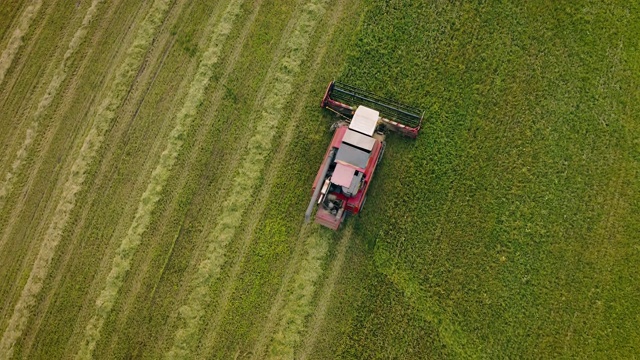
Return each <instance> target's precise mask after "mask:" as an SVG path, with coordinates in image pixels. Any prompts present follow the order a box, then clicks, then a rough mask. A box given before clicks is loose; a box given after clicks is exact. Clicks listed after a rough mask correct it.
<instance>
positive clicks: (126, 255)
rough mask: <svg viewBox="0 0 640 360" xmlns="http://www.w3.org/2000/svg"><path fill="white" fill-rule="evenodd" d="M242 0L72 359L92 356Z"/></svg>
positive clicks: (202, 68)
mask: <svg viewBox="0 0 640 360" xmlns="http://www.w3.org/2000/svg"><path fill="white" fill-rule="evenodd" d="M243 1H244V0H232V1H231V2H230V3H229V5H228V6H227V8H226V10H225V13H224V14H223V15H222V18H221V19H220V22H219V23H218V25H217V27H216V29H215V31H214V33H213V34H212V35H211V40H210V44H209V47H208V49H207V51H206V52H205V53H204V54H203V57H202V60H201V62H200V64H199V66H198V70H197V72H196V74H195V77H194V79H193V80H192V82H191V86H190V88H189V92H188V94H187V97H186V98H185V103H184V105H183V107H182V109H181V110H180V112H178V114H177V116H176V126H175V127H174V128H173V130H172V131H171V133H170V135H169V139H168V142H167V146H166V148H165V150H164V151H163V152H162V155H161V156H160V159H159V163H158V165H157V167H156V168H155V169H154V171H153V173H152V174H151V179H150V181H149V184H148V186H147V189H146V190H145V192H144V193H143V195H142V197H141V198H140V202H139V204H138V209H137V211H136V214H135V217H134V219H133V222H132V224H131V227H130V228H129V230H128V231H127V234H126V236H125V237H124V239H122V242H121V244H120V247H119V248H118V250H117V251H116V256H115V258H114V259H113V265H112V268H111V271H110V272H109V275H108V277H107V279H106V283H105V285H104V288H103V290H102V291H101V293H100V295H99V296H98V299H97V300H96V311H95V314H94V315H93V317H92V318H91V320H90V321H89V324H88V325H87V327H86V330H85V336H84V340H83V342H82V345H81V347H80V350H79V351H78V354H77V356H76V358H91V357H92V354H93V350H94V349H95V346H96V343H97V341H98V339H99V338H100V331H101V329H102V326H103V324H104V322H105V320H106V318H107V317H108V316H109V314H110V313H111V309H112V308H113V304H114V303H115V301H116V298H117V296H118V293H119V291H120V288H121V287H122V284H123V282H124V278H125V276H126V274H127V272H128V270H129V268H130V267H131V260H132V258H133V256H134V254H135V252H136V250H137V248H138V246H139V244H140V241H141V239H142V234H143V233H144V232H145V231H146V230H147V228H148V227H149V223H150V221H151V214H152V212H153V210H154V209H155V205H156V203H157V201H158V199H159V198H160V196H161V194H162V190H163V188H164V186H165V184H166V182H167V179H168V177H169V174H170V173H171V170H172V168H173V165H174V164H175V162H176V159H177V157H178V154H179V152H180V150H181V149H182V145H183V143H184V135H185V133H186V132H187V130H188V129H189V128H190V126H191V123H192V122H193V119H194V118H195V116H196V114H197V108H198V106H199V105H200V104H201V103H202V101H203V98H204V93H205V90H206V88H207V86H208V85H209V83H210V81H211V77H212V75H213V70H214V68H215V65H216V64H217V63H218V61H219V59H220V55H221V53H222V49H223V47H224V44H225V43H226V40H227V38H228V35H229V33H230V32H231V29H232V28H233V24H234V21H235V19H236V17H237V15H238V13H239V12H240V7H241V5H242V3H243Z"/></svg>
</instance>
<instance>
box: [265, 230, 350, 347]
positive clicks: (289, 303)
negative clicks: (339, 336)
mask: <svg viewBox="0 0 640 360" xmlns="http://www.w3.org/2000/svg"><path fill="white" fill-rule="evenodd" d="M311 226H313V227H314V229H312V230H311V235H310V236H309V237H308V238H306V239H305V240H303V241H304V242H305V250H306V251H305V255H304V258H303V260H302V261H301V262H300V263H299V266H298V271H297V272H296V275H295V276H294V277H293V281H292V283H291V286H290V288H289V289H287V297H286V302H285V305H284V307H283V308H282V311H281V314H280V321H279V322H278V326H277V328H276V331H275V333H274V334H273V337H272V339H271V342H270V344H269V351H268V352H267V358H269V359H281V358H285V359H291V358H293V356H294V351H295V349H296V347H297V346H298V344H299V343H300V340H301V334H302V332H303V331H304V329H305V324H306V318H307V316H308V315H310V314H311V313H312V312H313V307H312V300H313V298H314V295H315V293H316V287H317V285H318V279H319V278H320V276H321V275H322V273H323V268H322V265H323V262H324V260H325V258H326V256H327V252H328V250H329V241H330V240H331V236H330V235H331V233H330V232H329V230H326V229H321V228H320V227H319V226H318V225H311ZM343 241H344V240H343Z"/></svg>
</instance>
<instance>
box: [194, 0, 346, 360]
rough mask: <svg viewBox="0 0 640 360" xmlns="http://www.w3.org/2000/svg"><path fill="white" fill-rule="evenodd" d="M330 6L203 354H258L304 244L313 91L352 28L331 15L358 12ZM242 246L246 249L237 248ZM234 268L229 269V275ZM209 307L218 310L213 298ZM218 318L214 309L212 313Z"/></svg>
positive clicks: (316, 126) (317, 149)
mask: <svg viewBox="0 0 640 360" xmlns="http://www.w3.org/2000/svg"><path fill="white" fill-rule="evenodd" d="M333 9H334V10H335V12H333V11H332V12H327V13H326V15H325V18H324V19H322V21H321V23H320V25H318V28H319V29H322V31H318V33H319V36H317V37H316V38H315V39H314V40H313V42H312V44H311V45H310V49H314V50H312V51H311V52H310V55H309V57H308V58H307V60H306V61H305V63H304V64H303V65H302V66H303V68H305V69H310V70H308V71H307V72H304V73H302V74H301V75H300V76H299V77H298V79H296V81H295V84H296V85H295V88H296V89H299V91H298V94H297V96H296V97H295V98H293V99H292V101H291V103H292V104H296V105H295V109H294V110H293V111H292V112H291V113H290V114H289V115H287V121H286V122H283V127H285V129H283V130H280V129H279V132H282V133H283V134H282V135H281V136H278V137H277V138H276V140H274V141H275V142H276V143H278V144H279V148H278V150H277V151H276V152H275V153H274V155H273V156H272V157H271V160H270V162H269V165H268V169H269V170H268V171H267V172H266V173H265V176H266V178H265V179H264V180H263V185H261V193H260V195H258V196H257V198H256V203H255V208H252V209H251V211H249V212H247V215H245V220H244V221H243V224H247V225H243V226H245V227H246V230H245V231H246V232H247V233H246V234H244V235H243V238H242V240H241V241H238V242H239V243H240V244H239V245H237V246H240V247H241V249H240V251H239V253H240V254H241V255H242V263H241V264H240V265H241V266H240V269H239V271H238V274H237V275H234V276H233V280H232V277H229V278H228V279H227V285H224V287H223V289H227V288H228V287H229V284H230V285H232V287H233V290H232V292H231V293H230V295H229V299H231V300H230V301H229V302H228V306H225V308H223V309H224V312H223V313H222V314H220V315H221V320H220V321H219V324H218V323H216V329H215V335H216V338H215V340H213V343H212V344H210V345H209V346H208V348H210V349H211V350H207V351H206V352H204V353H203V354H206V356H213V357H233V356H234V354H236V353H238V354H240V356H251V357H257V358H260V357H263V356H264V352H265V350H266V349H265V348H266V347H267V345H268V341H269V339H270V336H271V334H272V331H270V330H265V329H267V328H268V329H273V328H276V326H277V323H278V321H279V319H280V314H281V313H280V310H281V309H282V303H284V302H285V299H286V290H287V289H288V288H289V285H287V284H288V282H290V280H287V279H291V278H293V276H294V275H295V274H296V273H297V272H298V270H299V269H298V268H297V267H296V265H297V264H300V262H301V258H302V257H303V256H304V254H305V253H306V251H305V249H304V246H301V245H302V244H303V242H304V237H302V238H301V235H300V230H301V225H302V220H303V216H302V214H303V213H304V208H305V206H306V204H307V203H308V200H309V199H308V196H309V187H310V184H311V182H313V176H315V171H316V170H317V169H316V168H315V166H314V165H310V164H319V162H320V161H321V159H322V154H324V151H325V149H326V145H327V142H328V141H329V139H330V133H329V132H328V131H327V129H328V125H329V123H328V122H325V121H326V120H325V119H323V118H322V116H321V111H320V109H319V107H318V102H317V94H321V93H322V92H323V91H324V89H325V88H326V85H327V83H328V82H329V80H330V79H332V78H334V77H335V74H336V73H338V71H339V69H340V67H341V66H342V64H343V63H342V61H343V59H344V57H345V56H346V54H347V52H346V50H347V48H348V46H347V45H346V44H347V43H348V42H349V39H350V34H351V33H352V31H353V29H354V28H355V27H356V26H357V21H340V20H338V21H335V20H336V16H337V19H343V18H342V16H345V17H344V19H346V18H348V14H353V13H358V9H359V2H357V1H346V2H343V3H340V5H339V6H338V5H336V6H335V7H334V8H333ZM350 20H354V19H350ZM356 20H357V19H356ZM343 46H345V47H343ZM325 52H326V53H325ZM318 166H319V165H318ZM255 218H259V220H258V223H257V225H254V224H253V223H254V220H253V219H255ZM249 219H251V220H249ZM296 219H298V220H296ZM245 237H249V238H250V241H249V242H248V243H247V245H244V243H245V242H246V239H245ZM234 243H236V241H234ZM334 244H335V242H333V241H330V242H329V247H330V248H333V247H334ZM244 246H247V249H246V250H243V249H242V247H244ZM236 253H237V252H236ZM235 267H236V265H234V266H233V267H232V269H231V270H230V275H233V274H234V273H235ZM323 275H324V274H323ZM225 292H226V290H225ZM281 297H282V299H280V298H281ZM212 309H213V310H214V311H216V312H219V311H220V308H219V303H218V304H216V306H213V307H212ZM271 314H273V316H272V315H271ZM218 316H219V315H218V314H216V319H217V317H218ZM216 321H217V320H216ZM211 333H213V331H211V330H210V331H209V332H207V336H205V337H204V338H205V339H206V340H204V341H205V342H206V341H211V338H210V336H211V335H210V334H211ZM260 352H262V354H260ZM211 354H213V355H211ZM203 356H205V355H203Z"/></svg>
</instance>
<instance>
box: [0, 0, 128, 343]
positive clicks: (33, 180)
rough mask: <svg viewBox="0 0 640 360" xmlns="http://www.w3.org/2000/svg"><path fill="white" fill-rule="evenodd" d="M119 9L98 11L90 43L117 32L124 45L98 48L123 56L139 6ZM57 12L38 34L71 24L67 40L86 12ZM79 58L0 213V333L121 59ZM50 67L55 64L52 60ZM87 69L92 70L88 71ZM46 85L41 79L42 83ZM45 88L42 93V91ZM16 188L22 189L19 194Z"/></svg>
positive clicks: (90, 53) (92, 55)
mask: <svg viewBox="0 0 640 360" xmlns="http://www.w3.org/2000/svg"><path fill="white" fill-rule="evenodd" d="M86 5H87V6H88V5H89V4H86ZM114 6H118V3H114ZM85 9H86V7H85ZM120 9H122V10H124V11H125V13H126V14H130V13H131V14H132V15H133V16H118V11H112V10H115V9H112V8H110V9H109V11H106V12H104V13H101V14H100V16H99V17H98V18H97V20H98V21H96V23H95V26H91V28H92V29H91V32H92V35H91V37H90V39H91V40H89V41H90V43H91V44H95V41H96V40H97V39H98V38H100V34H101V33H104V32H107V33H109V32H110V33H111V34H116V33H117V35H116V37H115V38H116V39H122V38H123V37H126V39H127V41H117V42H111V41H104V42H102V43H101V45H102V46H101V49H104V50H109V49H121V50H122V51H118V53H120V54H121V53H124V51H125V50H126V47H127V45H128V44H130V40H131V38H132V37H133V31H131V34H129V35H128V36H127V35H124V34H123V33H125V32H126V31H125V30H127V29H128V28H129V26H130V24H131V23H132V21H131V20H133V18H134V16H135V14H136V10H137V9H139V7H137V6H132V7H129V8H122V7H120ZM59 10H60V11H58V12H55V16H53V17H51V21H52V23H51V24H50V25H52V26H50V25H47V26H46V27H45V29H44V30H49V31H43V33H42V34H43V35H44V36H47V37H48V36H49V35H48V34H47V33H48V32H50V31H53V32H54V33H55V32H56V30H57V28H56V26H53V25H54V24H55V25H57V24H58V23H59V22H62V23H66V24H70V27H71V29H70V31H68V32H67V33H66V34H67V36H65V39H66V40H70V38H71V36H72V35H73V32H74V31H75V30H76V29H77V26H78V24H79V22H80V21H81V20H82V17H83V15H84V14H85V12H84V11H83V10H84V9H83V10H79V11H78V12H77V14H76V15H77V16H74V17H73V21H69V19H68V16H69V15H68V14H67V13H66V11H62V10H63V9H59ZM59 15H60V16H62V17H59ZM114 16H117V18H114ZM71 24H73V25H71ZM105 24H109V25H108V27H106V26H104V25H105ZM123 26H124V28H123ZM118 30H120V32H119V31H118ZM63 31H64V30H57V32H58V36H59V37H60V34H59V33H60V32H63ZM67 43H68V41H64V42H63V43H62V44H61V45H63V46H61V47H60V49H59V50H60V51H58V52H57V53H58V55H59V57H57V59H58V60H59V59H61V57H62V55H63V54H64V50H65V48H64V47H65V46H66V44H67ZM38 51H39V50H38ZM85 51H87V48H86V47H82V48H81V50H79V53H83V54H84V53H85ZM78 58H79V59H82V60H81V61H80V62H79V64H77V65H74V68H75V66H77V68H76V69H77V70H73V71H72V72H73V74H74V75H73V76H70V77H69V82H67V83H66V84H65V85H64V86H65V88H64V90H63V93H64V94H65V95H64V96H59V97H57V98H56V99H54V101H53V103H54V104H52V106H51V109H52V112H51V115H50V116H47V117H46V118H47V121H45V122H43V128H42V130H43V133H42V135H43V136H41V137H38V138H37V139H36V140H35V141H34V146H33V149H34V151H33V152H31V153H30V154H29V155H28V156H27V158H26V163H25V167H24V168H23V169H24V171H22V172H20V173H19V175H18V177H17V181H16V191H14V192H12V194H10V196H8V197H7V202H6V207H5V209H4V210H5V211H4V212H3V213H2V216H3V220H9V221H8V223H7V222H4V223H3V225H2V226H0V228H2V230H3V234H2V236H3V237H2V239H3V240H2V241H3V242H4V247H3V248H2V249H1V250H0V253H1V254H2V263H3V264H4V266H2V267H0V274H1V275H0V277H2V278H3V279H5V280H6V281H3V282H2V283H0V293H1V294H2V295H1V296H0V298H2V300H3V306H2V312H1V314H2V315H1V319H0V324H1V325H0V328H2V329H5V328H6V326H7V323H8V321H9V319H10V317H11V315H12V310H13V309H14V307H15V305H16V303H17V301H18V299H19V297H20V292H21V290H22V289H23V287H24V285H25V283H26V281H27V279H28V275H29V272H30V270H31V269H32V265H33V262H34V261H35V258H36V257H37V255H38V252H39V249H40V245H41V241H42V240H43V235H44V234H45V233H46V231H47V227H48V225H49V222H50V219H51V218H52V217H53V214H54V212H55V208H56V205H57V202H58V200H59V196H60V194H61V191H62V188H63V185H64V181H65V180H66V176H64V175H63V174H65V173H66V172H67V171H69V170H70V169H71V167H72V165H73V160H74V155H75V154H77V152H75V154H74V152H73V151H69V149H79V148H80V146H81V145H82V135H83V134H84V133H85V132H86V131H87V130H88V128H90V126H91V123H90V122H87V121H83V120H84V119H87V118H90V115H89V114H90V110H91V109H95V107H94V106H93V104H94V103H93V101H92V99H94V98H95V94H94V91H95V89H96V88H98V89H100V88H103V86H102V84H103V83H106V80H105V79H104V76H105V74H113V73H114V72H115V69H113V68H114V67H115V66H112V65H114V64H110V63H109V61H110V60H112V59H114V58H115V61H117V59H119V58H121V56H120V55H116V56H115V57H114V55H113V53H112V54H110V56H108V55H106V54H104V53H101V52H99V51H98V52H95V51H88V52H87V55H80V56H79V57H78ZM105 60H106V61H105ZM52 63H53V64H56V65H57V63H56V62H55V61H53V62H52ZM87 67H89V68H90V69H91V70H90V71H86V70H87ZM55 68H57V66H52V67H51V69H52V71H51V72H52V73H53V70H54V69H55ZM107 76H108V75H107ZM46 84H47V82H46V81H45V82H44V85H46ZM21 85H23V86H27V85H28V84H23V83H21ZM45 87H46V86H45ZM14 89H17V88H14ZM44 90H45V89H42V91H43V92H44ZM74 93H75V94H88V95H90V96H89V97H88V98H82V97H76V96H68V95H70V94H74ZM38 100H39V98H38V97H34V98H33V99H32V102H31V106H33V107H32V108H35V105H37V101H38ZM27 170H28V171H27ZM18 189H20V191H17V190H18ZM29 334H31V332H29Z"/></svg>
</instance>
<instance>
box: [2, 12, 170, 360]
mask: <svg viewBox="0 0 640 360" xmlns="http://www.w3.org/2000/svg"><path fill="white" fill-rule="evenodd" d="M168 8H169V1H167V0H156V1H155V2H154V4H153V5H152V7H151V8H150V10H149V13H148V14H147V16H146V17H145V19H144V20H143V22H142V24H140V27H139V29H138V31H137V33H136V37H135V39H134V41H133V43H132V45H131V47H130V48H129V49H128V51H127V55H126V57H125V59H124V62H123V64H122V65H121V66H120V67H119V68H118V71H117V73H116V75H115V79H114V81H113V83H112V84H110V86H109V88H108V89H109V90H108V91H107V93H106V95H105V97H104V100H103V101H102V103H101V104H100V106H99V108H98V111H97V113H96V116H95V118H94V119H93V123H92V125H91V129H90V130H89V133H88V134H87V136H86V137H85V139H84V142H83V144H82V148H81V149H80V152H79V154H78V157H77V158H76V160H75V161H74V163H73V166H72V168H71V172H70V174H69V177H68V178H67V180H66V182H65V184H64V186H63V189H62V193H61V199H60V201H59V203H58V205H57V207H56V210H55V213H54V215H53V218H52V220H51V223H50V226H49V227H48V229H47V232H46V233H45V236H44V240H43V242H42V245H41V247H40V251H39V252H38V256H37V257H36V260H35V263H34V265H33V268H32V270H31V272H30V274H29V278H28V280H27V283H26V284H25V286H24V288H23V290H22V293H21V294H20V298H19V300H18V303H17V304H16V307H15V308H14V311H13V315H12V316H11V319H10V321H9V325H8V327H7V329H6V330H5V332H4V333H3V336H2V341H1V342H0V357H2V358H10V357H11V356H12V354H13V350H14V344H15V342H16V340H17V339H18V338H19V337H20V336H21V335H22V332H23V331H24V328H25V327H26V324H27V321H28V319H29V317H30V316H31V311H32V308H33V306H34V304H35V301H36V297H37V296H38V294H39V293H40V290H41V289H42V285H43V282H44V279H45V278H46V276H47V273H48V270H49V265H50V264H51V260H52V258H53V256H54V254H55V249H56V247H57V245H58V243H59V242H60V239H61V237H62V232H63V230H64V228H65V226H66V224H67V220H68V219H69V216H70V214H71V211H72V210H73V208H74V206H75V202H76V195H77V193H78V192H79V191H80V190H81V189H82V185H83V183H84V180H85V177H86V171H87V169H88V167H89V166H90V164H91V162H92V161H93V160H94V158H95V155H96V153H97V151H98V149H99V147H100V146H101V145H102V141H103V139H104V136H105V133H106V131H107V130H108V129H109V127H110V125H111V123H112V122H113V119H114V118H115V115H116V110H117V109H118V108H119V107H120V105H121V104H122V102H123V101H124V98H125V96H126V95H127V93H128V90H129V87H130V86H131V82H132V81H133V79H134V78H135V75H136V73H137V70H138V68H139V67H140V65H141V63H142V60H143V58H144V55H145V54H146V52H147V50H148V49H149V47H150V46H151V43H152V42H153V39H154V37H155V34H156V32H157V30H158V28H159V27H160V25H161V24H162V21H163V19H164V17H165V15H166V14H167V10H168Z"/></svg>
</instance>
